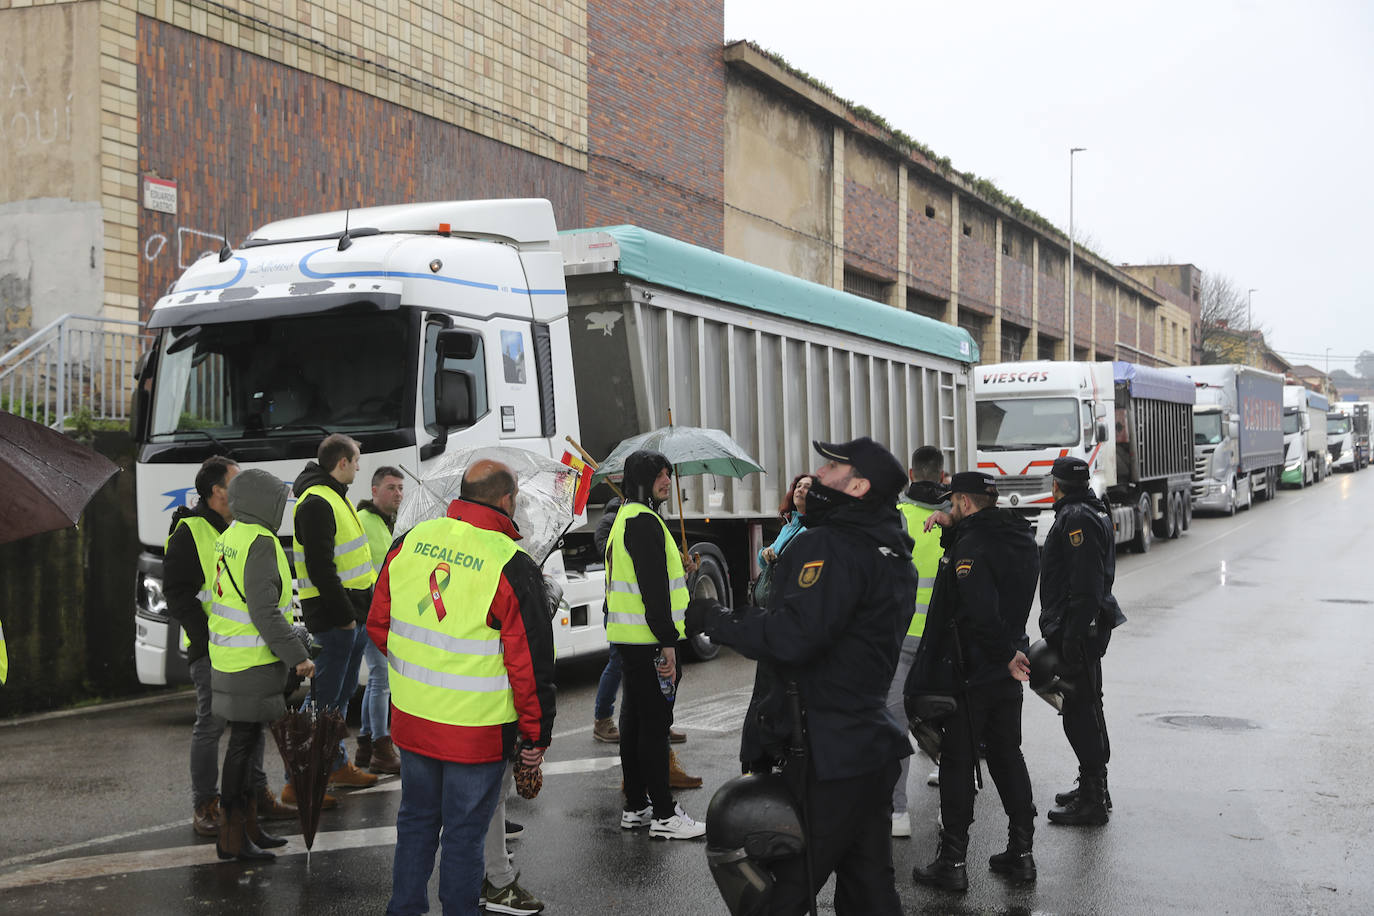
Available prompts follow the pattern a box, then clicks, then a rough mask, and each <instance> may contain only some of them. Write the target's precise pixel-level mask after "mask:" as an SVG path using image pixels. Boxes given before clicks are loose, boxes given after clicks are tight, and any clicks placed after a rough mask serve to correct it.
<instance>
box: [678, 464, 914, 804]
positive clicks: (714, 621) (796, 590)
mask: <svg viewBox="0 0 1374 916" xmlns="http://www.w3.org/2000/svg"><path fill="white" fill-rule="evenodd" d="M832 492H833V491H832ZM836 497H837V501H836V502H835V503H834V504H833V505H832V506H822V505H818V503H820V502H821V501H822V499H823V498H824V494H821V495H819V496H818V492H817V490H814V489H813V490H812V494H811V496H810V497H809V499H808V510H809V511H808V513H807V516H806V525H807V529H806V530H805V531H804V532H802V533H801V534H798V535H797V536H796V537H795V538H793V540H792V542H791V543H790V544H788V546H787V550H786V551H785V552H784V553H782V554H781V555H780V556H779V557H778V560H777V563H778V567H777V571H776V573H775V574H774V580H773V582H774V585H773V590H772V592H771V594H770V596H769V600H768V607H767V608H766V609H760V608H747V609H744V610H743V611H742V612H741V613H740V614H739V615H732V614H730V613H729V612H728V611H726V610H724V609H723V608H721V609H717V610H716V611H715V612H714V613H711V614H709V615H708V616H707V617H706V618H705V631H706V632H707V634H708V635H710V637H711V638H712V639H713V640H715V641H717V642H720V643H722V644H724V645H727V646H732V647H733V648H735V649H736V650H737V651H739V652H740V653H742V654H743V655H746V656H748V657H749V658H753V659H757V660H758V661H759V666H758V674H757V681H756V684H755V691H754V699H753V701H751V703H750V709H749V712H748V714H747V716H746V720H745V725H744V734H743V737H742V740H741V747H740V758H741V760H742V761H743V762H744V764H745V766H746V767H747V768H748V767H751V766H753V765H756V764H758V763H760V762H761V761H765V760H769V759H777V758H780V757H781V756H782V755H783V752H784V751H785V749H786V745H787V739H788V735H789V731H790V723H791V715H790V713H789V708H788V702H787V696H786V685H787V683H788V681H795V682H796V684H797V686H798V689H799V692H800V695H801V701H802V705H803V707H804V708H805V711H806V722H807V728H808V734H809V751H810V754H811V759H812V760H813V762H814V766H815V770H816V775H817V777H818V778H819V779H822V780H828V779H844V778H848V777H853V776H860V775H862V774H864V773H870V772H873V771H874V770H876V769H878V768H880V767H882V766H885V765H886V764H888V763H889V762H890V761H893V760H898V759H900V758H902V757H905V756H907V755H908V754H910V753H911V747H910V745H909V744H908V742H907V738H906V732H905V730H904V729H903V728H902V727H900V726H899V725H898V724H897V722H896V720H895V719H893V717H892V716H891V714H890V713H888V711H887V706H886V698H887V690H888V687H889V686H890V685H891V683H892V675H893V672H894V671H895V670H896V668H897V657H898V654H899V653H900V650H901V645H902V637H903V635H904V634H905V633H906V629H907V626H908V624H909V623H910V621H911V607H912V605H913V604H914V603H915V601H916V571H915V569H914V568H913V567H912V565H911V539H910V538H909V537H907V534H906V531H905V526H904V525H903V523H902V517H901V515H900V514H899V513H898V512H897V510H896V508H895V507H894V506H892V505H878V504H874V503H870V502H861V501H858V500H854V499H852V498H849V497H843V496H840V495H839V494H836Z"/></svg>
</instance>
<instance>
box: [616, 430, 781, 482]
mask: <svg viewBox="0 0 1374 916" xmlns="http://www.w3.org/2000/svg"><path fill="white" fill-rule="evenodd" d="M640 449H649V450H650V451H655V452H659V453H660V454H662V455H663V456H664V457H665V458H667V459H668V462H669V463H670V464H672V466H673V470H674V472H675V473H676V474H678V475H679V476H683V477H691V476H693V475H695V474H719V475H721V476H722V477H743V476H745V475H746V474H756V473H758V472H760V471H762V470H763V468H762V467H760V466H759V463H758V462H757V461H755V460H754V459H753V458H751V457H750V456H749V453H748V452H746V451H745V450H744V447H743V446H741V445H740V444H739V443H738V442H736V441H735V440H734V439H731V438H730V436H729V434H728V433H726V432H725V431H724V430H720V429H712V428H711V427H709V426H671V425H670V426H664V427H661V428H659V429H655V430H653V431H652V432H647V433H640V434H639V435H638V436H631V437H630V438H628V439H625V440H623V441H622V442H621V443H620V444H619V445H617V446H616V447H615V448H613V449H611V453H610V454H609V455H607V456H606V460H605V461H603V462H601V466H600V467H598V468H597V470H596V473H595V474H594V475H592V483H594V484H595V483H598V482H599V481H602V480H605V479H607V478H610V479H612V480H619V479H620V477H621V475H622V474H624V472H625V459H626V458H628V457H629V456H630V455H632V454H633V453H635V452H637V451H639V450H640Z"/></svg>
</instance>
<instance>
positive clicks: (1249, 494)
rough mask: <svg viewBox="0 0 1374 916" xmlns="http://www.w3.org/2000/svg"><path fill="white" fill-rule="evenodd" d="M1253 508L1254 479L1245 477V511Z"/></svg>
mask: <svg viewBox="0 0 1374 916" xmlns="http://www.w3.org/2000/svg"><path fill="white" fill-rule="evenodd" d="M1254 507H1255V482H1254V478H1253V477H1249V476H1247V477H1246V478H1245V508H1246V509H1253V508H1254Z"/></svg>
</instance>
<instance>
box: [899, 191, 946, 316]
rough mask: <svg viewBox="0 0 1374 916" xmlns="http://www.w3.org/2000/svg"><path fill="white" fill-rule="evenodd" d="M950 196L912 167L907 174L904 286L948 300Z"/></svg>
mask: <svg viewBox="0 0 1374 916" xmlns="http://www.w3.org/2000/svg"><path fill="white" fill-rule="evenodd" d="M951 204H952V198H951V195H950V192H949V190H948V189H947V188H943V187H940V186H939V185H938V184H937V183H936V182H935V181H933V180H931V179H929V178H926V177H925V176H924V175H922V174H921V173H920V172H918V171H916V170H915V169H912V170H910V171H909V172H908V173H907V230H906V251H907V266H906V269H907V274H908V276H909V279H908V281H907V282H908V285H909V286H910V287H911V288H912V289H915V290H918V291H919V292H921V293H923V294H925V295H927V296H931V297H934V298H937V299H944V300H945V301H948V300H949V294H950V257H951V252H952V251H953V248H952V246H951V245H950V235H949V225H950V218H951V215H950V208H951Z"/></svg>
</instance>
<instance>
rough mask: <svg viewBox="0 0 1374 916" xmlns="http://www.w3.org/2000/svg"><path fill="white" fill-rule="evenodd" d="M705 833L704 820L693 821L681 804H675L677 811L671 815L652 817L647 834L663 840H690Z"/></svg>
mask: <svg viewBox="0 0 1374 916" xmlns="http://www.w3.org/2000/svg"><path fill="white" fill-rule="evenodd" d="M705 833H706V822H705V821H694V820H692V818H691V816H690V815H688V813H687V812H686V811H683V810H682V806H681V805H678V806H677V813H676V814H674V815H673V816H672V817H665V818H662V819H657V818H656V819H654V820H653V821H652V822H651V823H650V824H649V836H656V837H659V838H661V839H665V840H692V839H696V838H697V837H699V836H702V835H703V834H705Z"/></svg>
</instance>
